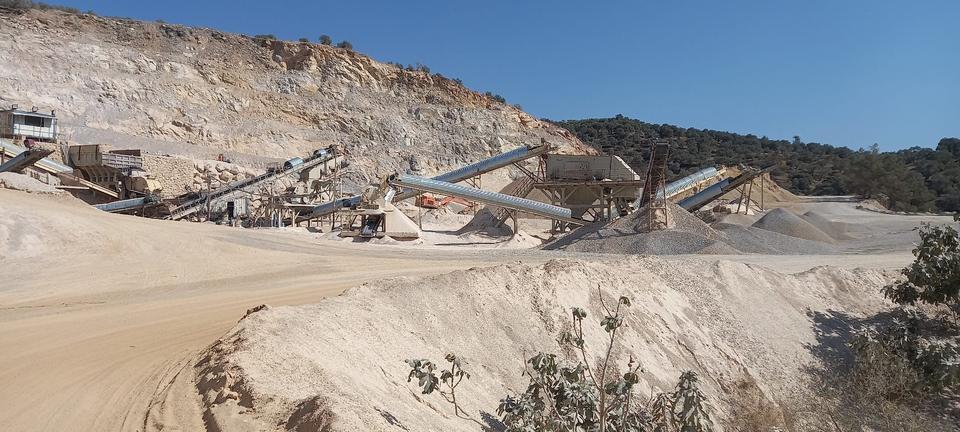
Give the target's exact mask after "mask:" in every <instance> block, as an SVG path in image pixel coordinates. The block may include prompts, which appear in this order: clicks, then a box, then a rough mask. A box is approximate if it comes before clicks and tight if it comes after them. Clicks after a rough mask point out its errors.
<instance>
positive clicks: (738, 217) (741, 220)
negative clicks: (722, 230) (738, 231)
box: [717, 213, 759, 226]
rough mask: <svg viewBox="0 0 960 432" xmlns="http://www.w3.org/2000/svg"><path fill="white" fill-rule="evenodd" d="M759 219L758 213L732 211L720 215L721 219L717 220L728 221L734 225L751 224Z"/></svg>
mask: <svg viewBox="0 0 960 432" xmlns="http://www.w3.org/2000/svg"><path fill="white" fill-rule="evenodd" d="M757 219H759V217H758V216H756V215H745V214H739V213H730V214H726V215H723V216H722V217H720V220H718V221H717V222H720V223H727V224H732V225H740V226H750V225H753V224H754V223H756V222H757Z"/></svg>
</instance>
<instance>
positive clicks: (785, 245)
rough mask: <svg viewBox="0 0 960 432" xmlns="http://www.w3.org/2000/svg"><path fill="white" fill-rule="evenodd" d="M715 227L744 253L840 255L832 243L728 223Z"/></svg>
mask: <svg viewBox="0 0 960 432" xmlns="http://www.w3.org/2000/svg"><path fill="white" fill-rule="evenodd" d="M713 227H714V228H715V229H716V230H717V231H718V232H720V233H723V234H724V235H726V239H727V240H726V242H727V243H728V244H729V246H731V247H732V248H734V249H736V250H739V251H740V252H743V253H752V254H766V255H811V254H834V253H838V249H837V248H836V247H835V246H834V245H832V244H830V243H824V242H819V241H812V240H806V239H801V238H796V237H791V236H788V235H784V234H780V233H777V232H773V231H768V230H765V229H762V228H755V227H750V226H742V225H735V224H728V223H716V224H714V225H713Z"/></svg>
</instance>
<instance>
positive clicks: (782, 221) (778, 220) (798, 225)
mask: <svg viewBox="0 0 960 432" xmlns="http://www.w3.org/2000/svg"><path fill="white" fill-rule="evenodd" d="M752 226H753V227H754V228H762V229H765V230H767V231H772V232H775V233H779V234H783V235H788V236H790V237H796V238H800V239H806V240H813V241H818V242H824V243H833V242H834V241H835V240H834V239H833V238H832V237H830V235H828V234H827V233H825V232H823V231H821V230H820V229H819V228H817V227H816V226H814V225H813V224H811V223H810V222H807V221H806V220H804V219H803V218H801V217H800V216H797V215H796V214H794V213H793V212H791V211H789V210H785V209H782V208H778V209H774V210H771V211H770V212H769V213H767V214H766V215H764V216H763V217H762V218H760V220H758V221H757V222H756V223H754V224H753V225H752Z"/></svg>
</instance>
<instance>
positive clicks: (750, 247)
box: [544, 203, 847, 255]
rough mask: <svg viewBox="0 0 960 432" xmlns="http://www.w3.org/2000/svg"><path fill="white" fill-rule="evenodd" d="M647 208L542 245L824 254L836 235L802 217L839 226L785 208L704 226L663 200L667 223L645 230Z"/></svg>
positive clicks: (633, 250)
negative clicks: (760, 216)
mask: <svg viewBox="0 0 960 432" xmlns="http://www.w3.org/2000/svg"><path fill="white" fill-rule="evenodd" d="M648 211H649V209H647V208H641V209H639V210H637V211H636V212H633V213H631V214H629V215H627V216H624V217H622V218H620V219H617V220H615V221H613V222H611V223H609V224H607V225H599V224H597V225H591V226H585V227H582V228H580V229H577V230H574V231H573V232H571V233H569V234H567V235H566V236H564V237H561V238H559V239H557V240H555V241H553V242H552V243H550V244H547V245H546V246H544V249H548V250H565V251H571V252H595V253H612V254H639V255H683V254H708V255H733V254H739V253H751V254H788V255H792V254H824V253H838V248H837V247H836V245H835V244H834V243H836V241H835V239H834V238H833V237H831V236H830V235H828V234H826V233H824V232H823V231H821V230H820V229H819V228H817V227H816V226H815V225H814V224H812V223H811V222H808V221H807V219H805V218H808V219H810V220H813V221H814V222H816V223H818V224H823V225H824V226H829V227H831V229H832V230H834V231H837V233H838V236H839V235H840V231H842V230H843V227H842V226H839V225H838V224H831V223H830V221H828V220H826V219H825V218H823V217H822V216H818V215H812V216H804V217H800V216H798V215H796V214H794V213H792V212H790V211H789V210H784V209H775V210H772V211H770V212H769V213H767V214H766V215H764V216H763V217H762V218H761V219H760V220H757V221H756V222H754V223H753V224H752V225H749V226H745V225H747V224H748V223H749V222H750V221H751V219H749V218H745V217H744V218H739V217H738V218H731V220H732V221H734V222H739V223H725V222H720V223H715V224H713V225H708V224H707V223H706V222H704V221H702V220H700V219H699V218H698V217H696V216H694V215H693V214H691V213H690V212H687V211H686V210H684V209H683V208H681V207H680V206H678V205H676V204H674V203H667V212H668V221H669V224H668V225H669V228H668V229H663V230H655V231H649V232H647V231H646V229H645V227H646V225H647V219H648V214H647V212H648ZM738 216H739V215H738ZM844 238H847V237H844Z"/></svg>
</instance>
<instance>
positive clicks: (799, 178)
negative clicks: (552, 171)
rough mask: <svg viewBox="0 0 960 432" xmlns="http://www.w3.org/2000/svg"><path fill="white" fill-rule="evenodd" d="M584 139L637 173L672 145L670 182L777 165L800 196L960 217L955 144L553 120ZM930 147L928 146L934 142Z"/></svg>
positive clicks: (777, 176) (778, 174) (959, 158)
mask: <svg viewBox="0 0 960 432" xmlns="http://www.w3.org/2000/svg"><path fill="white" fill-rule="evenodd" d="M555 123H556V124H558V125H560V126H563V127H564V128H566V129H568V130H570V131H571V132H573V133H575V134H577V136H578V137H580V139H581V140H583V141H584V142H585V143H587V144H590V145H592V146H594V147H596V148H598V149H600V150H602V151H604V152H606V153H609V154H615V155H619V156H621V157H623V159H624V160H625V161H626V162H627V163H629V164H630V165H631V166H632V167H633V168H634V169H635V170H637V172H640V173H642V172H643V169H644V168H645V167H646V160H647V156H648V152H649V148H650V143H651V142H652V141H653V140H655V139H661V138H662V139H666V140H668V141H670V143H671V150H670V152H671V153H670V159H669V169H670V174H671V176H673V177H674V178H676V177H680V176H683V175H686V174H689V173H691V172H693V171H696V170H697V169H700V168H703V167H705V166H709V165H728V166H736V165H739V164H742V165H750V166H754V167H767V166H770V165H776V166H777V167H776V169H774V171H773V172H772V176H773V178H774V180H776V181H777V182H778V183H779V184H780V185H781V186H784V187H786V188H787V189H789V190H791V191H792V192H794V193H798V194H804V195H849V194H856V195H862V196H864V197H867V198H876V199H878V200H881V201H882V202H884V203H885V204H886V205H888V206H889V207H890V208H892V209H896V210H904V211H930V210H941V211H958V210H960V139H957V138H944V139H942V140H940V142H939V144H938V145H937V148H936V149H929V148H920V147H913V148H910V149H906V150H900V151H898V152H883V153H881V152H879V151H878V150H877V148H876V146H875V145H874V146H872V147H871V148H870V149H860V150H857V151H855V150H851V149H848V148H846V147H834V146H831V145H827V144H819V143H805V142H802V140H801V139H800V137H794V139H793V141H787V140H773V139H769V138H767V137H757V136H754V135H740V134H735V133H730V132H721V131H714V130H705V129H704V130H702V129H692V128H682V127H677V126H672V125H666V124H663V125H657V124H651V123H645V122H642V121H639V120H633V119H630V118H626V117H623V116H619V115H618V116H616V117H614V118H608V119H588V120H567V121H558V122H555ZM931 144H932V143H931Z"/></svg>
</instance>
